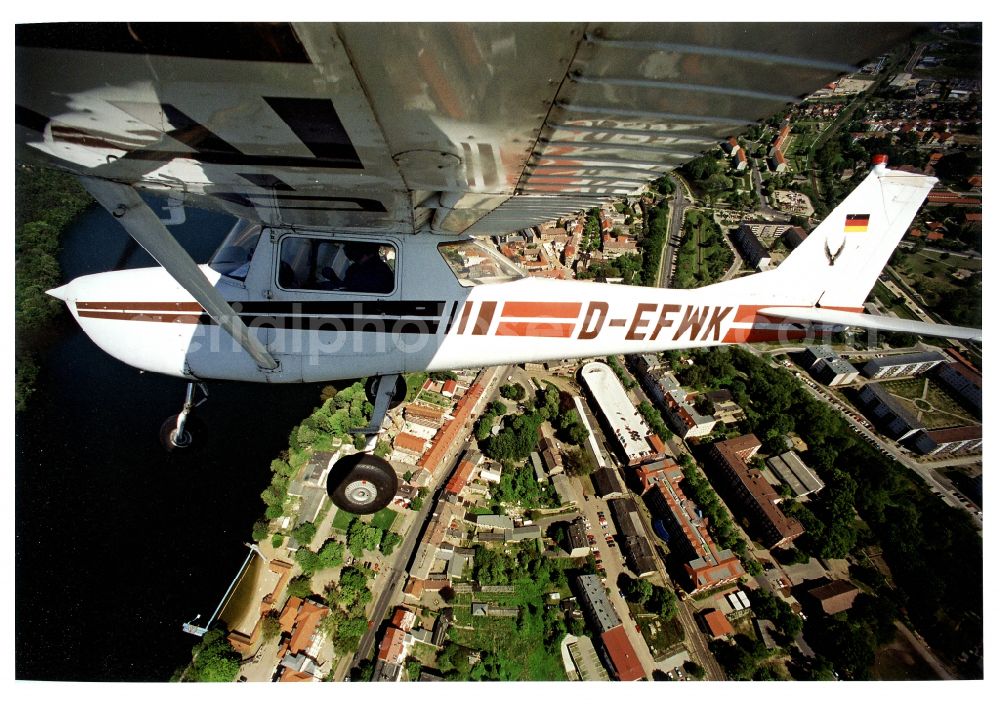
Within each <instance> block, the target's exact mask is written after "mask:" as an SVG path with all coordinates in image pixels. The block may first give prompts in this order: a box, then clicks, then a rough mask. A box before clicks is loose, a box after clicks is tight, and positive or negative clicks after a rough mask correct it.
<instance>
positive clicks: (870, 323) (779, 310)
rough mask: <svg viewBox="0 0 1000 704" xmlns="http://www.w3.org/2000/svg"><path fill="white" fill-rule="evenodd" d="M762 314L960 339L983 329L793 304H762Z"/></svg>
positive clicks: (977, 336)
mask: <svg viewBox="0 0 1000 704" xmlns="http://www.w3.org/2000/svg"><path fill="white" fill-rule="evenodd" d="M758 313H759V314H760V315H766V316H768V317H769V318H784V319H786V320H793V321H796V322H803V323H823V324H827V325H844V326H847V327H852V328H870V329H872V330H887V331H889V332H909V333H914V334H916V335H928V336H931V337H943V338H955V339H959V340H979V341H981V340H982V339H983V331H982V330H979V329H976V328H965V327H959V326H956V325H941V324H939V323H926V322H923V321H921V320H906V319H904V318H891V317H888V316H881V315H869V314H867V313H850V312H845V311H839V310H830V309H827V308H792V307H783V306H775V307H770V308H762V309H760V310H759V311H758Z"/></svg>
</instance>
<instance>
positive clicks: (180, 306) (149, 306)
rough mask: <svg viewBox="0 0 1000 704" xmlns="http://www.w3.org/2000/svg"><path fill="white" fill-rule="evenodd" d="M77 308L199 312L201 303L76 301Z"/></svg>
mask: <svg viewBox="0 0 1000 704" xmlns="http://www.w3.org/2000/svg"><path fill="white" fill-rule="evenodd" d="M76 309H77V310H164V311H168V310H176V311H185V312H190V313H201V310H202V308H201V305H200V304H198V303H196V302H194V301H186V302H183V303H182V302H179V301H163V302H158V301H77V302H76Z"/></svg>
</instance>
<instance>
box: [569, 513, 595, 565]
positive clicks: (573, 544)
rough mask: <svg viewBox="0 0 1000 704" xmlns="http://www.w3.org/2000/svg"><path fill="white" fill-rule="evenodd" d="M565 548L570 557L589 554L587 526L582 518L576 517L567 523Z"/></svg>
mask: <svg viewBox="0 0 1000 704" xmlns="http://www.w3.org/2000/svg"><path fill="white" fill-rule="evenodd" d="M566 548H567V550H566V552H568V553H569V556H570V557H586V556H587V555H589V554H590V543H589V541H588V540H587V526H586V525H585V524H584V522H583V519H582V518H577V519H576V520H575V521H573V522H572V523H570V524H569V529H568V530H567V531H566Z"/></svg>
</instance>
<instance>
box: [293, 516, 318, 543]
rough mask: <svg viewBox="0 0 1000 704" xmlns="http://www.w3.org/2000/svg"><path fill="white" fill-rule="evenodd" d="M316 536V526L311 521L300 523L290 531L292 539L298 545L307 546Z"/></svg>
mask: <svg viewBox="0 0 1000 704" xmlns="http://www.w3.org/2000/svg"><path fill="white" fill-rule="evenodd" d="M315 536H316V524H314V523H313V522H312V521H307V522H305V523H300V524H299V525H297V526H296V527H295V528H294V529H292V537H293V538H295V540H297V541H298V543H299V545H309V543H311V542H312V539H313V538H314V537H315Z"/></svg>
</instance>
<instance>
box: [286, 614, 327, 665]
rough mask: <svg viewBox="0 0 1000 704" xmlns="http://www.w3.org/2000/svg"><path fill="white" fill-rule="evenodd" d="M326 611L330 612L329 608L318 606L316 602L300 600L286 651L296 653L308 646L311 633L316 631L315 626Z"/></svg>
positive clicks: (310, 640) (310, 641) (311, 636)
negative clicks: (300, 603) (300, 604)
mask: <svg viewBox="0 0 1000 704" xmlns="http://www.w3.org/2000/svg"><path fill="white" fill-rule="evenodd" d="M328 613H330V609H328V608H326V607H325V606H320V605H319V604H317V603H316V602H313V601H304V602H302V606H300V607H299V612H298V614H296V616H295V628H294V630H293V631H292V638H291V640H290V641H289V643H288V651H289V652H290V653H292V655H298V654H299V653H300V652H302V651H304V650H306V649H307V648H308V647H309V645H310V644H311V643H312V639H313V635H314V634H315V633H316V627H317V626H318V625H319V622H320V621H321V620H323V617H324V616H326V615H327V614H328Z"/></svg>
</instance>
